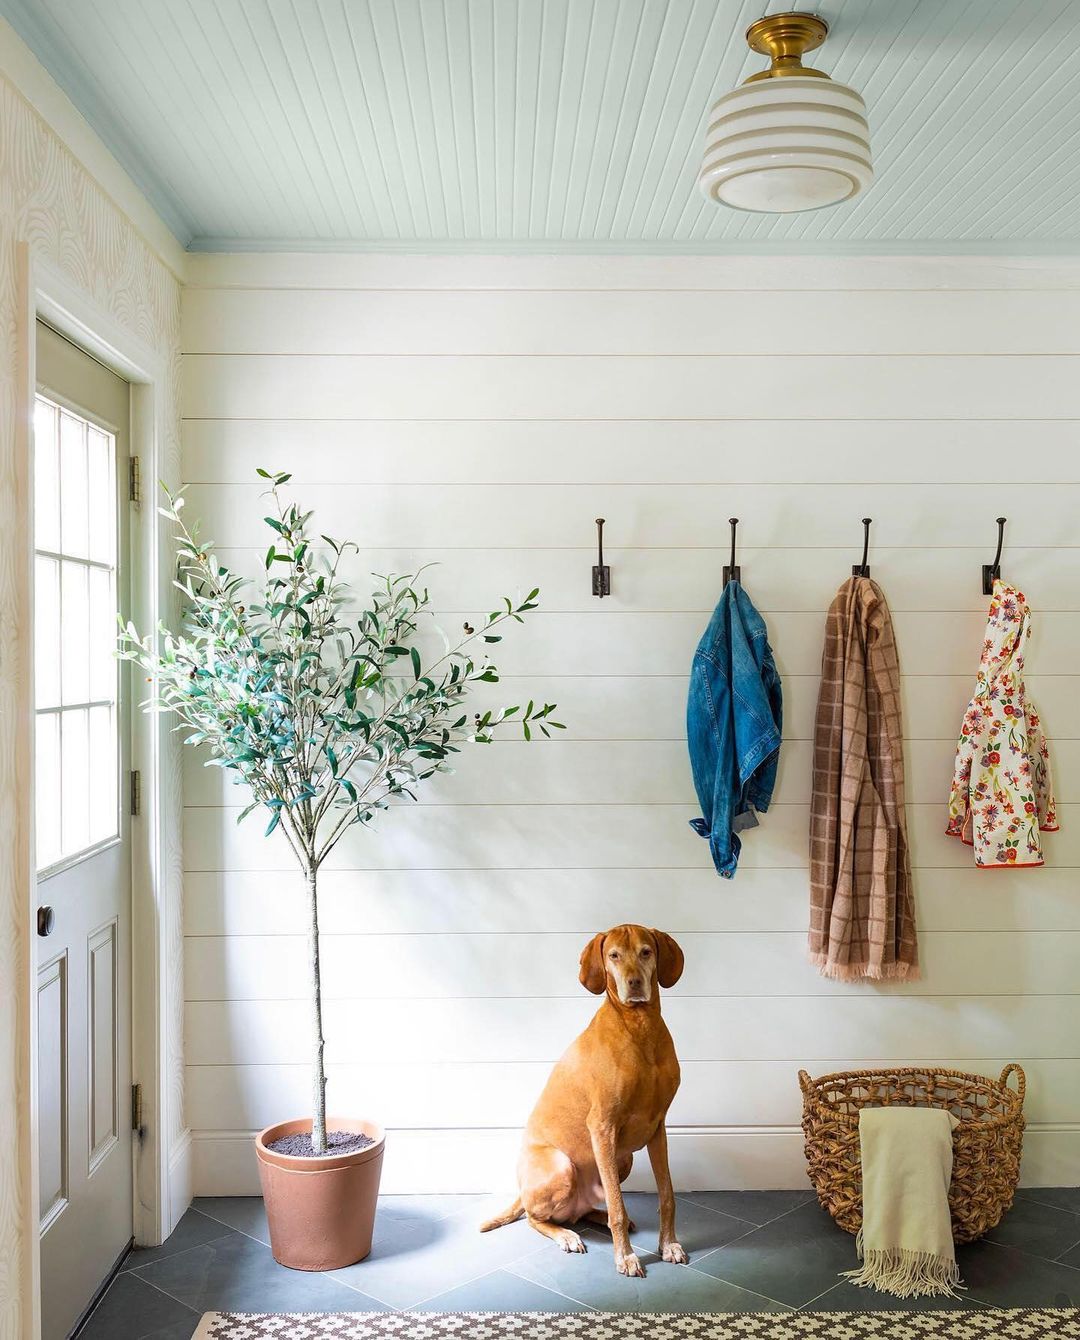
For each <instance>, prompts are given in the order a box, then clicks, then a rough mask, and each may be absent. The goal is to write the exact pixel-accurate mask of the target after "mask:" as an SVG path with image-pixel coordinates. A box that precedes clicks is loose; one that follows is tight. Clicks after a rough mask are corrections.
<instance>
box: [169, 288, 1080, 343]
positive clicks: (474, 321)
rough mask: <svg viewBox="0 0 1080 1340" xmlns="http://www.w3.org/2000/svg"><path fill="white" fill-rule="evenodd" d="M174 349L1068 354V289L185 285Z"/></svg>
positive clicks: (1078, 320)
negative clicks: (722, 290) (719, 291)
mask: <svg viewBox="0 0 1080 1340" xmlns="http://www.w3.org/2000/svg"><path fill="white" fill-rule="evenodd" d="M181 347H182V348H183V350H184V352H185V353H218V354H281V353H289V354H306V355H312V354H325V355H333V354H380V355H383V354H409V355H415V354H516V355H529V354H609V353H613V354H660V355H665V354H772V355H775V354H920V355H921V354H927V353H941V354H1075V353H1080V292H1075V291H1070V290H1066V291H1064V292H1062V293H1059V294H1056V295H1053V296H1052V297H1048V295H1047V294H1046V293H1032V292H1019V293H986V292H978V291H964V290H957V291H952V292H946V291H940V290H939V291H922V292H906V293H905V292H892V293H889V292H885V293H882V292H863V293H860V292H858V291H847V292H830V293H814V292H809V291H807V292H803V293H799V292H783V291H775V292H771V293H770V292H747V291H745V290H744V291H736V292H730V293H726V294H725V295H724V297H723V299H722V300H720V301H718V300H717V297H716V295H715V294H713V293H709V292H707V291H701V290H699V291H697V292H694V291H683V292H679V291H675V292H658V291H655V290H653V291H648V290H646V291H634V290H629V291H627V290H622V291H619V290H612V291H607V292H604V291H600V292H596V291H593V292H588V293H581V292H574V291H573V290H566V289H562V290H555V291H548V292H544V291H542V290H537V291H533V292H528V293H517V294H514V295H513V301H507V295H506V294H504V293H500V292H498V291H490V290H489V291H483V290H479V291H476V290H474V291H468V290H464V291H463V290H456V291H455V290H444V291H441V292H438V291H437V292H423V291H411V292H410V291H392V290H385V289H384V290H377V291H374V292H371V291H360V290H349V289H339V290H336V291H334V290H331V291H326V290H314V291H312V290H304V289H280V288H279V289H226V290H213V289H193V290H191V291H190V292H189V293H188V294H187V295H186V296H185V300H184V304H183V326H182V332H181Z"/></svg>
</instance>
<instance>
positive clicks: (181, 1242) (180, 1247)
mask: <svg viewBox="0 0 1080 1340" xmlns="http://www.w3.org/2000/svg"><path fill="white" fill-rule="evenodd" d="M228 1232H229V1229H228V1227H227V1225H225V1224H222V1223H220V1222H219V1221H218V1220H217V1219H209V1218H207V1216H206V1215H205V1214H200V1213H199V1211H198V1210H188V1211H187V1213H186V1214H185V1215H184V1216H183V1217H182V1218H181V1220H180V1222H179V1223H178V1224H177V1225H176V1227H175V1228H174V1229H173V1231H172V1233H171V1234H170V1235H169V1237H168V1238H166V1239H165V1241H164V1242H163V1243H162V1244H161V1246H160V1247H135V1248H134V1249H133V1250H132V1251H131V1252H130V1253H129V1254H128V1258H127V1260H126V1261H125V1262H124V1264H123V1266H121V1270H122V1271H126V1270H137V1269H138V1268H139V1267H140V1266H146V1265H149V1264H150V1262H151V1261H160V1260H162V1259H163V1258H164V1257H166V1256H175V1255H176V1253H177V1252H186V1251H187V1249H188V1248H189V1247H198V1246H201V1244H202V1243H204V1242H212V1241H213V1240H214V1238H220V1237H224V1235H225V1234H226V1233H228Z"/></svg>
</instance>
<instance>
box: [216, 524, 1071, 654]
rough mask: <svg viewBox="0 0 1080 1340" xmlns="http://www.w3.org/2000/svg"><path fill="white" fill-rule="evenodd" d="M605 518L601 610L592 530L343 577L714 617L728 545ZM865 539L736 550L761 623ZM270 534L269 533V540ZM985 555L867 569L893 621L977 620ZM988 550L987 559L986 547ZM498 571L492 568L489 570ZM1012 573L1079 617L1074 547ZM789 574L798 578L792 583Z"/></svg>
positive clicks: (846, 559) (478, 600)
mask: <svg viewBox="0 0 1080 1340" xmlns="http://www.w3.org/2000/svg"><path fill="white" fill-rule="evenodd" d="M608 512H609V513H612V515H610V516H609V517H608V520H607V527H606V529H605V543H604V561H605V562H606V563H607V564H608V565H609V566H610V567H611V570H612V586H611V594H610V596H608V597H606V598H605V600H604V601H603V604H600V603H599V602H598V601H597V599H596V597H595V596H594V595H593V594H592V585H591V576H592V565H593V564H594V563H595V562H596V543H595V532H594V536H593V543H592V545H591V547H590V546H589V545H587V544H580V543H579V544H577V545H575V546H574V547H572V548H571V547H567V548H565V549H553V548H544V549H525V548H522V549H512V550H506V549H428V548H427V547H426V546H425V547H424V548H423V549H421V550H420V551H419V552H418V551H417V550H415V549H408V548H404V547H402V548H396V549H364V550H362V551H361V552H360V553H359V554H354V553H352V552H350V553H349V554H348V555H347V556H346V558H345V559H344V560H343V561H342V563H341V564H340V566H339V568H338V572H339V575H340V576H341V577H342V578H343V579H344V580H345V581H348V582H349V583H350V584H352V585H353V586H354V588H355V589H356V590H357V591H358V592H362V593H365V594H366V593H367V592H368V591H370V590H373V589H374V588H375V587H376V586H377V585H378V584H379V577H378V574H383V575H385V574H387V573H413V572H416V571H417V569H418V568H420V567H421V565H423V568H424V570H423V572H422V574H421V577H420V581H421V583H422V584H423V585H425V586H427V587H428V588H429V589H430V591H431V592H432V596H433V598H434V599H435V600H437V601H439V602H441V604H442V605H443V606H444V607H447V608H449V602H450V600H451V599H452V601H453V607H454V608H455V609H466V610H468V609H486V608H487V607H488V606H489V605H491V604H492V603H493V601H495V600H497V599H498V597H499V596H501V595H504V594H505V595H511V596H513V595H517V594H518V593H522V594H525V593H527V592H528V591H531V590H533V588H535V587H539V588H540V599H541V606H542V608H543V609H544V610H545V611H546V612H548V613H559V614H570V613H585V612H588V613H590V614H605V615H606V614H613V613H632V612H639V613H656V612H670V613H686V612H690V611H693V612H697V613H700V614H701V615H703V616H707V615H708V614H709V613H711V611H712V609H713V606H714V605H715V603H716V594H717V592H716V580H717V579H716V574H717V571H718V570H722V569H723V565H724V564H725V563H726V562H727V558H728V553H729V549H730V544H729V543H725V542H724V537H723V536H722V535H717V534H714V535H712V536H711V537H706V538H709V539H710V540H711V543H709V544H708V545H701V546H700V547H697V548H690V547H686V548H678V549H676V548H670V549H660V548H652V547H649V546H647V545H641V546H639V547H637V548H628V547H626V546H624V545H621V544H612V543H611V540H612V538H613V527H616V526H617V525H618V520H619V518H618V516H617V514H615V513H614V512H613V509H612V508H608ZM991 534H992V535H993V532H991ZM861 537H862V527H861V526H860V525H858V524H856V526H855V528H854V529H853V531H852V539H853V541H854V543H849V544H848V545H846V546H844V547H834V548H803V547H798V548H796V547H794V546H786V545H785V546H782V547H764V548H763V547H762V546H760V545H740V547H739V562H740V564H741V566H742V569H743V574H744V579H745V583H746V587H747V590H749V591H752V593H753V597H754V603H755V604H756V605H757V607H758V609H760V610H761V612H762V613H763V614H764V615H765V617H766V619H768V617H769V616H770V615H771V614H773V613H776V612H778V611H806V612H808V613H815V614H818V615H820V614H821V611H822V610H825V609H827V608H828V606H829V604H830V602H831V601H832V598H833V596H834V595H835V594H836V589H837V587H838V586H839V585H840V583H841V582H842V581H845V580H846V579H847V576H850V574H851V565H852V562H853V561H854V562H857V561H858V560H859V559H860V558H861V556H862V538H861ZM270 538H271V536H270V534H269V531H267V542H269V540H270ZM582 538H584V537H583V536H579V539H582ZM808 538H812V533H811V535H810V536H808ZM987 547H988V546H987V545H985V544H983V545H981V546H978V547H975V546H969V547H966V548H959V547H955V546H950V547H944V548H939V547H928V548H925V549H924V548H912V547H908V548H889V549H886V548H883V547H882V546H879V545H877V544H876V543H875V544H874V545H873V548H872V551H871V558H872V565H871V573H872V575H873V577H874V579H875V581H877V582H878V583H879V584H880V585H881V587H882V589H883V590H885V591H887V592H888V598H889V608H890V609H891V610H892V611H893V612H894V613H922V612H926V611H935V610H956V611H964V612H970V613H976V614H978V615H979V616H980V619H981V616H982V615H983V614H984V613H985V609H986V597H985V596H984V595H983V593H982V586H981V573H982V565H983V563H985V562H988V561H989V560H988V558H987ZM989 550H990V558H993V552H994V549H993V544H991V545H990V546H989ZM218 554H219V557H220V558H221V560H222V562H224V563H225V564H226V566H227V567H229V568H230V569H231V570H232V571H234V572H236V573H238V574H239V575H241V576H243V577H246V578H248V579H258V578H260V577H261V576H262V575H263V572H264V570H265V569H264V560H265V555H266V548H265V546H264V547H263V548H261V549H228V548H222V547H219V551H218ZM493 563H497V565H498V567H497V572H495V573H494V574H493V570H492V565H493ZM429 565H430V566H429ZM1009 568H1010V573H1009V576H1010V579H1011V580H1013V581H1016V582H1019V583H1021V584H1022V585H1023V586H1026V587H1027V588H1028V589H1029V590H1032V591H1038V592H1039V594H1040V602H1039V612H1040V614H1045V613H1048V612H1059V611H1076V610H1080V547H1077V548H1075V549H1067V550H1062V549H1060V548H1042V549H1037V548H1028V549H1023V550H1013V549H1011V548H1010V552H1009ZM796 572H797V573H798V574H799V580H798V582H793V581H792V573H796ZM704 621H705V620H704V619H703V620H702V622H703V623H704ZM976 650H977V644H976Z"/></svg>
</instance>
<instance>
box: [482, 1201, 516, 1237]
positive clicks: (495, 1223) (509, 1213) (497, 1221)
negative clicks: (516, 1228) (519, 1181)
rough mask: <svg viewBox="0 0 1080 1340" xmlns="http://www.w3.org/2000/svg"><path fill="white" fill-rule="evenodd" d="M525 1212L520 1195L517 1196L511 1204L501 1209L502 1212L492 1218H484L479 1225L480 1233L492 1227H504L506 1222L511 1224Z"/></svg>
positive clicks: (489, 1230)
mask: <svg viewBox="0 0 1080 1340" xmlns="http://www.w3.org/2000/svg"><path fill="white" fill-rule="evenodd" d="M524 1213H525V1207H524V1206H523V1205H522V1203H521V1197H520V1196H518V1198H517V1200H515V1201H514V1203H513V1205H511V1206H509V1208H508V1209H505V1210H503V1212H502V1214H497V1215H496V1216H495V1218H494V1219H485V1220H484V1222H483V1223H482V1224H481V1225H480V1232H481V1233H490V1232H491V1230H492V1229H493V1228H505V1227H506V1225H507V1224H512V1223H514V1222H515V1220H517V1219H520V1218H521V1216H522V1215H523V1214H524Z"/></svg>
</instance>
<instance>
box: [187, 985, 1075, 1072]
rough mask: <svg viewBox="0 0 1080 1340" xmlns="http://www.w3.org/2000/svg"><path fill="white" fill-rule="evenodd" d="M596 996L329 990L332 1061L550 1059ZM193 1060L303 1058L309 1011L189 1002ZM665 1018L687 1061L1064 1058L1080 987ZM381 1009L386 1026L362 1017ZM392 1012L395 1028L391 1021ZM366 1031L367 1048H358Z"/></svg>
mask: <svg viewBox="0 0 1080 1340" xmlns="http://www.w3.org/2000/svg"><path fill="white" fill-rule="evenodd" d="M595 1010H596V1001H595V999H594V998H592V997H591V996H587V995H586V994H585V993H584V992H582V993H581V996H580V998H579V999H572V998H570V997H556V998H549V997H543V998H535V999H521V998H513V997H506V998H499V999H498V1001H497V1002H492V1001H491V1000H445V999H437V1000H426V999H420V998H411V999H410V998H404V999H402V998H394V999H393V1000H384V1001H378V1000H371V1001H365V1002H364V1003H363V1005H362V1006H358V1005H357V1004H356V1003H354V1002H351V1001H343V1000H331V1001H328V1002H327V1004H326V1011H325V1023H326V1048H327V1051H326V1055H327V1061H328V1062H332V1063H334V1064H335V1065H336V1064H338V1063H340V1062H343V1061H346V1062H347V1061H353V1062H357V1061H359V1060H360V1059H361V1058H362V1059H363V1060H364V1062H365V1063H367V1064H370V1065H386V1064H408V1063H412V1064H416V1065H426V1064H427V1063H428V1062H430V1061H439V1062H444V1063H445V1062H451V1061H460V1062H469V1063H472V1062H476V1061H487V1062H501V1061H547V1062H551V1061H553V1060H554V1059H555V1058H556V1057H558V1056H559V1055H561V1054H562V1052H563V1051H564V1050H565V1048H566V1046H567V1043H568V1041H569V1040H570V1039H571V1038H573V1037H574V1035H575V1033H577V1032H579V1031H580V1030H581V1029H582V1028H584V1026H585V1025H586V1024H587V1023H588V1021H589V1019H590V1018H591V1016H592V1014H593V1013H594V1012H595ZM186 1011H187V1060H188V1064H189V1065H232V1064H236V1063H242V1064H245V1065H252V1064H259V1063H263V1062H275V1063H282V1062H286V1063H291V1064H295V1065H299V1064H302V1063H303V1062H304V1061H305V1060H306V1059H307V1030H308V1022H307V1012H306V1011H305V1010H304V1008H303V1006H302V1005H298V1004H297V1003H296V1002H295V1001H292V1000H228V1001H188V1003H187V1007H186ZM664 1017H665V1019H666V1020H667V1023H668V1026H669V1027H670V1029H671V1032H672V1036H673V1037H675V1038H676V1039H677V1042H678V1049H679V1055H680V1057H681V1058H682V1059H683V1060H686V1061H722V1060H730V1061H767V1060H786V1061H792V1060H798V1058H800V1057H804V1056H807V1057H814V1056H822V1055H825V1056H858V1055H860V1054H861V1053H862V1052H864V1051H865V1050H866V1045H867V1039H873V1044H874V1046H873V1050H874V1051H875V1052H876V1053H877V1054H878V1055H879V1056H883V1057H904V1058H907V1057H911V1056H917V1057H922V1058H923V1059H924V1060H927V1061H929V1060H933V1059H940V1060H941V1061H943V1062H944V1061H945V1060H946V1059H948V1058H949V1057H952V1056H956V1055H958V1054H959V1052H960V1051H961V1050H962V1051H964V1052H965V1053H966V1054H967V1055H968V1056H970V1057H972V1058H979V1057H999V1056H1028V1057H1032V1058H1035V1059H1042V1058H1045V1059H1047V1060H1053V1059H1060V1058H1068V1057H1069V1056H1070V1055H1071V1054H1072V1053H1073V1052H1074V1051H1075V1050H1076V1038H1077V1029H1078V1028H1080V995H1068V996H1060V995H1059V996H1001V995H994V994H979V995H966V996H965V995H956V996H953V995H938V996H926V995H914V994H909V995H908V996H907V997H906V998H904V999H903V1000H901V999H900V998H899V997H898V996H897V995H896V993H895V992H893V991H889V990H885V989H879V988H876V987H872V986H871V987H868V988H867V989H865V990H864V991H863V993H862V994H861V995H858V996H797V997H787V998H785V997H782V996H778V997H773V998H769V997H755V998H754V1000H753V1002H752V1004H751V1003H748V1002H747V1001H745V1000H743V999H740V998H739V997H737V996H715V997H711V998H707V999H702V998H701V997H700V996H691V997H682V996H680V995H679V994H678V993H677V990H676V991H673V992H671V993H670V994H669V995H668V997H667V998H666V1000H665V1003H664ZM379 1019H383V1020H384V1022H385V1023H386V1026H385V1027H383V1026H380V1027H377V1028H376V1027H368V1026H364V1022H363V1021H365V1020H368V1021H372V1020H379ZM390 1021H392V1026H390ZM360 1034H362V1035H363V1045H362V1048H361V1047H358V1038H359V1035H360Z"/></svg>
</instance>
